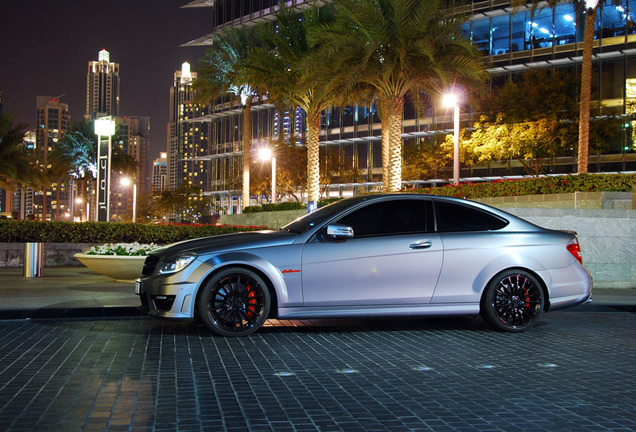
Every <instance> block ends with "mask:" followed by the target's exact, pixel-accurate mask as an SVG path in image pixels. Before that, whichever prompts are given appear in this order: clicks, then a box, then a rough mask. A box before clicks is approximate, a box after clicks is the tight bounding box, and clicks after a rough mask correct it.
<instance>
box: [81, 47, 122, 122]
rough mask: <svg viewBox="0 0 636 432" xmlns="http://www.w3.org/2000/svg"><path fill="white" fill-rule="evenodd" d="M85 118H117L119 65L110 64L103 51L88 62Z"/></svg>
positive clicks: (106, 52) (108, 56) (107, 55)
mask: <svg viewBox="0 0 636 432" xmlns="http://www.w3.org/2000/svg"><path fill="white" fill-rule="evenodd" d="M86 116H87V117H92V118H96V117H101V116H113V117H116V116H119V63H112V62H111V61H110V54H109V53H108V51H106V50H105V49H103V50H101V51H100V52H99V54H98V60H97V61H89V62H88V73H87V74H86Z"/></svg>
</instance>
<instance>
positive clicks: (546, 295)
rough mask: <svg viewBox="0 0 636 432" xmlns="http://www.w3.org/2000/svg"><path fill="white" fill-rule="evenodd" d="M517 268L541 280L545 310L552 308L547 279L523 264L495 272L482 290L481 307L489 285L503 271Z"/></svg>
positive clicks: (540, 285)
mask: <svg viewBox="0 0 636 432" xmlns="http://www.w3.org/2000/svg"><path fill="white" fill-rule="evenodd" d="M515 270H521V271H524V272H526V273H530V274H531V275H532V276H533V277H534V278H535V279H536V280H537V281H538V282H539V288H541V292H542V293H543V310H544V311H545V312H547V311H549V310H550V291H549V290H548V285H547V284H546V283H545V281H544V280H543V278H542V277H541V276H540V275H539V274H538V273H537V272H535V271H534V270H532V269H529V268H527V267H523V266H512V267H508V268H505V269H503V270H500V271H499V272H497V273H496V274H494V275H493V276H492V277H491V278H490V279H489V280H488V282H486V284H485V285H484V287H483V289H482V292H481V297H480V299H479V308H480V309H483V303H484V299H485V297H486V292H487V291H488V290H487V288H488V286H489V285H490V284H491V283H492V282H493V281H494V280H495V279H497V278H498V277H499V276H500V275H502V274H503V273H506V272H509V271H515Z"/></svg>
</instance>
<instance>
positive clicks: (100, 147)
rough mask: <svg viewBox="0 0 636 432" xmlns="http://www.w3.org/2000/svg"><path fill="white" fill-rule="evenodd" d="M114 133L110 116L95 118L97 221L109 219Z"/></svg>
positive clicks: (113, 123) (113, 124)
mask: <svg viewBox="0 0 636 432" xmlns="http://www.w3.org/2000/svg"><path fill="white" fill-rule="evenodd" d="M114 134H115V122H114V121H113V120H111V118H110V116H106V117H101V118H98V119H96V120H95V135H97V188H96V189H97V197H96V198H97V199H96V201H97V212H96V220H97V221H98V222H108V221H109V219H110V160H111V153H112V136H113V135H114Z"/></svg>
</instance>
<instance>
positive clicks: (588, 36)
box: [578, 8, 596, 174]
mask: <svg viewBox="0 0 636 432" xmlns="http://www.w3.org/2000/svg"><path fill="white" fill-rule="evenodd" d="M595 21H596V8H593V9H588V10H587V11H586V13H585V32H584V33H583V64H582V65H581V105H580V107H579V110H580V111H579V155H578V156H579V158H578V173H579V174H583V173H587V165H588V159H589V147H590V96H591V93H592V51H593V50H594V22H595Z"/></svg>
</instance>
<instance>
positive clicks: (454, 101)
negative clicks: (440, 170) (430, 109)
mask: <svg viewBox="0 0 636 432" xmlns="http://www.w3.org/2000/svg"><path fill="white" fill-rule="evenodd" d="M442 104H443V105H444V106H445V107H447V108H454V109H453V120H454V123H455V127H454V133H453V139H454V146H453V183H454V184H456V185H458V184H459V98H458V96H457V95H456V94H455V93H446V94H445V95H444V98H443V100H442Z"/></svg>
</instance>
